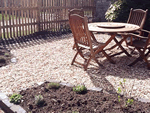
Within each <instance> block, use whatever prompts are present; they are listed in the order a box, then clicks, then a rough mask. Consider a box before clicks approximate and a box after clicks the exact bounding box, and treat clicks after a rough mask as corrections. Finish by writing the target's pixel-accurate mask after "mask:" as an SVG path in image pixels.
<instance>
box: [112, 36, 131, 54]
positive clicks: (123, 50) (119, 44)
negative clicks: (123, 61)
mask: <svg viewBox="0 0 150 113" xmlns="http://www.w3.org/2000/svg"><path fill="white" fill-rule="evenodd" d="M123 40H124V39H123ZM114 41H115V42H116V44H117V45H118V46H119V47H120V49H121V50H122V52H124V53H125V54H126V55H127V56H129V57H131V55H130V54H129V53H128V52H127V51H126V50H125V49H124V48H123V47H122V46H121V43H119V42H118V40H117V39H116V38H114Z"/></svg>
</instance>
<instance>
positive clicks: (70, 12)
mask: <svg viewBox="0 0 150 113" xmlns="http://www.w3.org/2000/svg"><path fill="white" fill-rule="evenodd" d="M68 12H69V13H68V16H69V17H70V16H71V15H72V14H77V15H80V16H82V17H84V11H83V9H82V8H81V9H77V8H74V9H71V10H68ZM90 34H91V36H92V38H93V40H95V42H97V40H96V38H95V36H94V34H93V33H92V32H90ZM75 48H76V47H75V44H74V45H73V49H75Z"/></svg>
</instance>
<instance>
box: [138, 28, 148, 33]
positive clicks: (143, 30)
mask: <svg viewBox="0 0 150 113" xmlns="http://www.w3.org/2000/svg"><path fill="white" fill-rule="evenodd" d="M140 31H142V32H146V33H150V31H148V30H145V29H140Z"/></svg>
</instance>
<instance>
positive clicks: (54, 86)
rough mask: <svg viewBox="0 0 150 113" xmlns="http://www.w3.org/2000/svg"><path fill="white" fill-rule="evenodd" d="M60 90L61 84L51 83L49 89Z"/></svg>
mask: <svg viewBox="0 0 150 113" xmlns="http://www.w3.org/2000/svg"><path fill="white" fill-rule="evenodd" d="M59 88H60V84H59V83H55V82H51V83H49V84H48V89H59Z"/></svg>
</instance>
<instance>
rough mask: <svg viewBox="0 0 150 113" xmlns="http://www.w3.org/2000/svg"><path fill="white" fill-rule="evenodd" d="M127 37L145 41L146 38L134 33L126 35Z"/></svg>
mask: <svg viewBox="0 0 150 113" xmlns="http://www.w3.org/2000/svg"><path fill="white" fill-rule="evenodd" d="M128 36H130V37H133V38H138V39H147V38H148V37H145V36H140V35H137V34H134V33H128Z"/></svg>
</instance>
